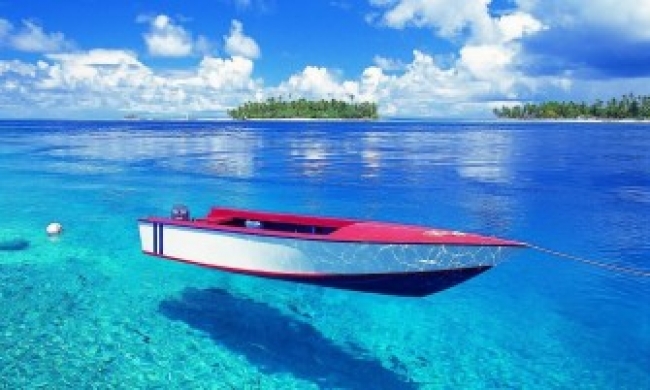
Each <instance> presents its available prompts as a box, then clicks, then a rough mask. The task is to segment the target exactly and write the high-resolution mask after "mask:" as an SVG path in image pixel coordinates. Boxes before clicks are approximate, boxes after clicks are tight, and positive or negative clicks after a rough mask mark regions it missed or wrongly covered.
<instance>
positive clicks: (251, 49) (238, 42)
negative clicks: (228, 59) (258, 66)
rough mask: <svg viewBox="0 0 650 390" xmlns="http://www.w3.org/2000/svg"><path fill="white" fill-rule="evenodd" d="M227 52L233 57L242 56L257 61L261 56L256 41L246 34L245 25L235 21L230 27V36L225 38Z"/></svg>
mask: <svg viewBox="0 0 650 390" xmlns="http://www.w3.org/2000/svg"><path fill="white" fill-rule="evenodd" d="M224 41H225V45H226V52H227V53H228V54H230V55H231V56H241V57H245V58H251V59H255V58H258V57H259V56H260V48H259V46H257V43H256V42H255V40H254V39H253V38H251V37H249V36H246V35H245V34H244V25H243V24H242V23H241V22H240V21H238V20H233V21H232V24H231V26H230V35H228V36H225V37H224Z"/></svg>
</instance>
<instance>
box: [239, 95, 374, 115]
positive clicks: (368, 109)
mask: <svg viewBox="0 0 650 390" xmlns="http://www.w3.org/2000/svg"><path fill="white" fill-rule="evenodd" d="M353 99H354V98H353V97H351V98H350V102H346V101H343V100H336V99H331V100H324V99H323V100H307V99H298V100H283V99H282V98H268V99H267V100H265V101H260V102H246V103H244V104H243V105H241V106H239V107H237V108H234V109H232V110H228V111H227V113H228V115H229V116H230V117H231V118H233V119H366V120H370V119H378V118H379V115H378V114H377V104H375V103H371V102H358V103H355V102H354V101H353Z"/></svg>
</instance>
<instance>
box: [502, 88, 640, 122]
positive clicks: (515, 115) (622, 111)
mask: <svg viewBox="0 0 650 390" xmlns="http://www.w3.org/2000/svg"><path fill="white" fill-rule="evenodd" d="M492 112H493V113H494V115H496V116H497V117H498V118H511V119H586V120H587V119H596V120H598V119H600V120H621V119H634V120H648V119H650V96H636V95H634V94H631V93H630V94H628V95H623V96H622V97H621V98H619V99H616V98H612V99H610V100H608V101H606V102H604V101H602V100H596V101H595V102H594V103H591V104H587V103H585V102H579V103H576V102H558V101H548V102H542V103H539V104H533V103H526V104H523V105H516V106H511V107H507V106H503V107H501V108H495V109H494V110H492Z"/></svg>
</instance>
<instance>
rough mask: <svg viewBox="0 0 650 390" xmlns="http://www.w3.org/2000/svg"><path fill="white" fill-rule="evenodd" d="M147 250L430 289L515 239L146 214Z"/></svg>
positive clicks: (266, 273) (275, 274)
mask: <svg viewBox="0 0 650 390" xmlns="http://www.w3.org/2000/svg"><path fill="white" fill-rule="evenodd" d="M139 232H140V239H141V243H142V250H143V252H145V253H146V254H149V255H153V256H158V257H163V258H167V259H173V260H177V261H182V262H187V263H192V264H197V265H201V266H205V267H210V268H215V269H220V270H223V271H228V272H236V273H241V274H247V275H254V276H260V277H265V278H273V279H280V280H286V281H292V282H301V283H309V284H314V285H320V286H327V287H335V288H342V289H348V290H355V291H366V292H373V293H384V294H390V295H404V296H424V295H428V294H431V293H435V292H437V291H441V290H443V289H446V288H449V287H452V286H454V285H456V284H458V283H461V282H463V281H465V280H467V279H470V278H472V277H474V276H476V275H478V274H480V273H482V272H484V271H486V270H487V269H489V268H491V267H493V266H495V265H496V264H498V263H499V262H500V261H501V260H502V258H503V257H504V255H505V254H506V253H507V252H509V250H510V249H512V248H510V247H508V246H505V245H504V246H498V245H490V246H481V245H442V244H421V243H417V244H396V243H373V242H349V241H341V242H338V241H332V240H328V241H323V240H318V239H302V238H293V237H275V236H264V235H259V234H255V231H251V232H250V233H248V234H247V233H242V232H228V231H223V230H219V229H207V228H198V227H193V226H188V225H187V224H174V223H162V222H156V221H151V220H140V221H139Z"/></svg>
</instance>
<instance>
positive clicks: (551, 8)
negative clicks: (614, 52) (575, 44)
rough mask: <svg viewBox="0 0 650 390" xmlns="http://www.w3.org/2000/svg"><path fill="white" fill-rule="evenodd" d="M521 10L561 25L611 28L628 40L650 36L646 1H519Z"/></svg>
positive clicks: (649, 0) (647, 0) (610, 29)
mask: <svg viewBox="0 0 650 390" xmlns="http://www.w3.org/2000/svg"><path fill="white" fill-rule="evenodd" d="M518 5H519V7H520V9H521V10H523V11H525V12H530V13H534V14H535V15H538V16H539V17H540V18H542V19H543V20H545V21H546V22H547V23H549V24H554V25H560V26H562V27H565V28H569V29H570V28H575V27H578V26H593V27H599V28H601V29H605V30H608V31H615V32H617V33H620V34H623V35H625V36H627V37H628V38H630V39H636V40H648V39H650V29H649V28H648V26H649V25H650V0H636V1H618V0H591V1H589V4H588V6H586V5H585V2H584V1H583V0H545V1H539V0H519V1H518Z"/></svg>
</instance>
